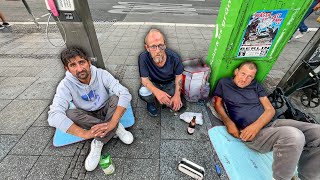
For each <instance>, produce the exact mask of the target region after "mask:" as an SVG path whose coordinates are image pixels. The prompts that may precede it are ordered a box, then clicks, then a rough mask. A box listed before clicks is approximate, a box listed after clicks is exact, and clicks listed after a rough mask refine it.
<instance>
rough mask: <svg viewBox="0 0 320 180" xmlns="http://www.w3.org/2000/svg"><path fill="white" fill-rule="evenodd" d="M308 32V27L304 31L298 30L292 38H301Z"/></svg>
mask: <svg viewBox="0 0 320 180" xmlns="http://www.w3.org/2000/svg"><path fill="white" fill-rule="evenodd" d="M308 32H309V29H308V30H307V31H306V32H300V31H298V35H296V37H294V38H296V39H300V38H302V37H303V36H304V35H305V34H306V33H308Z"/></svg>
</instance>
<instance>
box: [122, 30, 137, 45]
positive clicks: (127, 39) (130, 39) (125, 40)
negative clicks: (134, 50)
mask: <svg viewBox="0 0 320 180" xmlns="http://www.w3.org/2000/svg"><path fill="white" fill-rule="evenodd" d="M128 30H129V29H127V32H128ZM130 33H131V36H132V37H128V36H124V37H122V38H121V39H120V42H119V44H122V43H127V44H132V43H133V42H134V40H135V39H136V34H137V32H133V31H132V32H130Z"/></svg>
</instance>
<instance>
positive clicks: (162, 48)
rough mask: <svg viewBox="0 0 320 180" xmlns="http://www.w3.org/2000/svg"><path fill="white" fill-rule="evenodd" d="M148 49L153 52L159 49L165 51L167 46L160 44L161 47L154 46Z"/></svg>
mask: <svg viewBox="0 0 320 180" xmlns="http://www.w3.org/2000/svg"><path fill="white" fill-rule="evenodd" d="M148 47H149V48H150V49H151V50H152V51H155V50H157V48H158V49H159V50H160V51H163V50H165V49H166V45H165V44H159V45H152V46H149V45H148Z"/></svg>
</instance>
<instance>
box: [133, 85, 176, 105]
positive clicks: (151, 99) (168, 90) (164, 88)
mask: <svg viewBox="0 0 320 180" xmlns="http://www.w3.org/2000/svg"><path fill="white" fill-rule="evenodd" d="M152 84H153V85H154V86H156V87H157V88H159V89H160V90H162V91H164V92H166V93H167V94H169V95H170V96H171V97H172V96H173V95H174V92H175V89H176V86H175V82H174V81H171V82H170V83H168V84H158V83H154V82H152ZM139 96H140V98H141V99H142V100H144V101H146V102H147V103H152V102H155V96H154V95H153V94H151V95H149V96H142V95H141V94H139Z"/></svg>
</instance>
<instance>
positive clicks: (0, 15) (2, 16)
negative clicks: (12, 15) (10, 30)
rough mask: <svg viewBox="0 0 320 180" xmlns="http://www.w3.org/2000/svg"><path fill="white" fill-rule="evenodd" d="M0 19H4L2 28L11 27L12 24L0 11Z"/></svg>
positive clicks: (0, 27) (0, 25) (0, 26)
mask: <svg viewBox="0 0 320 180" xmlns="http://www.w3.org/2000/svg"><path fill="white" fill-rule="evenodd" d="M0 19H1V21H2V24H0V29H4V27H9V26H10V24H9V23H8V22H7V21H6V19H5V17H4V15H3V13H1V12H0Z"/></svg>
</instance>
